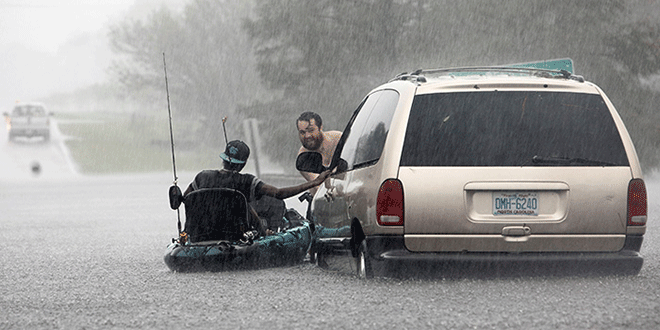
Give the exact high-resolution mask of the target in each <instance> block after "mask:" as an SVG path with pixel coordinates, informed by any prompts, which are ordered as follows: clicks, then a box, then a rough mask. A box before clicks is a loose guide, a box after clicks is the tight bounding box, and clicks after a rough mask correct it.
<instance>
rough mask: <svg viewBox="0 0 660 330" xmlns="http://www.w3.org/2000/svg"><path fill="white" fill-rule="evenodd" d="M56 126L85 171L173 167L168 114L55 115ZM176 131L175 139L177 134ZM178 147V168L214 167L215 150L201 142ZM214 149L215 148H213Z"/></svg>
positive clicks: (118, 171) (137, 170) (121, 171)
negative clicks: (166, 116)
mask: <svg viewBox="0 0 660 330" xmlns="http://www.w3.org/2000/svg"><path fill="white" fill-rule="evenodd" d="M57 120H58V126H59V129H60V131H61V132H62V134H63V135H64V136H67V137H68V139H67V140H66V145H67V147H68V148H69V151H70V153H71V156H72V157H73V159H74V161H75V162H76V163H77V164H78V166H79V168H80V171H81V172H82V173H86V174H92V173H97V174H103V173H139V172H156V171H171V170H172V154H171V146H170V136H169V123H168V121H167V118H152V117H142V116H140V117H138V116H135V115H131V114H123V113H111V114H110V113H75V114H62V115H58V118H57ZM176 135H177V134H176V132H175V137H174V138H175V142H176V141H177V136H176ZM187 144H188V146H187V149H184V148H178V147H176V146H175V148H177V149H176V150H175V151H176V162H177V170H182V171H187V170H190V171H198V170H199V169H201V168H212V167H217V166H218V165H219V164H218V160H217V153H219V152H217V153H213V152H207V151H205V150H209V149H208V148H207V147H205V146H203V145H195V144H192V143H187ZM214 149H217V148H214Z"/></svg>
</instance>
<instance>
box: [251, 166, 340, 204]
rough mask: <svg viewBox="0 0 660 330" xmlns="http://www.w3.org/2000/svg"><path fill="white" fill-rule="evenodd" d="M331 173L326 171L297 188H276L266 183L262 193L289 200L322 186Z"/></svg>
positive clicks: (263, 185) (262, 186) (262, 187)
mask: <svg viewBox="0 0 660 330" xmlns="http://www.w3.org/2000/svg"><path fill="white" fill-rule="evenodd" d="M330 172H332V171H331V170H327V171H324V172H323V173H321V174H319V175H318V176H317V177H316V178H314V179H313V180H312V181H307V182H305V183H301V184H299V185H297V186H291V187H284V188H277V187H275V186H271V185H269V184H267V183H264V184H262V185H261V193H262V194H264V195H268V196H272V197H275V198H277V199H287V198H289V197H291V196H295V195H298V194H300V193H301V192H303V191H305V190H308V189H310V188H314V187H316V186H318V185H320V184H321V183H323V181H325V179H326V178H327V177H328V176H329V175H330Z"/></svg>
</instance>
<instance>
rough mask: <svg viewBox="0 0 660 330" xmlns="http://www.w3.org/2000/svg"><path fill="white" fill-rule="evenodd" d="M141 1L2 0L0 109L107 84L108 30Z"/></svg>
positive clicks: (0, 17) (0, 3)
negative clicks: (105, 82) (60, 93)
mask: <svg viewBox="0 0 660 330" xmlns="http://www.w3.org/2000/svg"><path fill="white" fill-rule="evenodd" d="M136 2H141V3H143V2H146V1H144V0H142V1H140V0H0V110H2V111H7V109H8V108H10V107H11V106H12V105H13V103H14V102H15V101H18V100H20V101H38V98H40V97H45V96H47V95H49V94H50V93H53V92H67V91H72V90H75V89H77V88H80V87H84V86H87V85H90V84H93V83H97V82H101V81H103V80H105V79H106V75H105V68H106V67H107V64H108V63H109V61H110V52H109V49H108V46H107V41H106V39H105V36H106V31H107V27H108V26H109V24H110V23H111V22H115V21H117V20H120V19H121V18H122V17H123V16H125V15H126V14H127V13H128V11H129V9H130V8H131V7H132V6H133V5H134V3H136ZM150 2H157V1H156V0H154V1H150Z"/></svg>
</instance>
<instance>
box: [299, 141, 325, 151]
mask: <svg viewBox="0 0 660 330" xmlns="http://www.w3.org/2000/svg"><path fill="white" fill-rule="evenodd" d="M321 142H323V141H322V140H321V139H305V140H303V147H305V148H306V149H307V150H317V149H318V148H320V147H321Z"/></svg>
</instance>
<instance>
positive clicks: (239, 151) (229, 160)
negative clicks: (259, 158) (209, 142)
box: [220, 140, 250, 171]
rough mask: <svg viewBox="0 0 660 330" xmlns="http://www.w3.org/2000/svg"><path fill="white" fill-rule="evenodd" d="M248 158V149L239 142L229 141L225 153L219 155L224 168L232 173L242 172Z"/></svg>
mask: <svg viewBox="0 0 660 330" xmlns="http://www.w3.org/2000/svg"><path fill="white" fill-rule="evenodd" d="M248 157H250V147H248V146H247V144H245V142H243V141H240V140H234V141H229V143H227V146H226V147H225V151H224V152H223V153H221V154H220V158H222V160H223V161H224V165H225V168H227V169H230V170H234V171H240V170H242V169H243V167H244V166H245V162H247V160H248Z"/></svg>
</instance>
